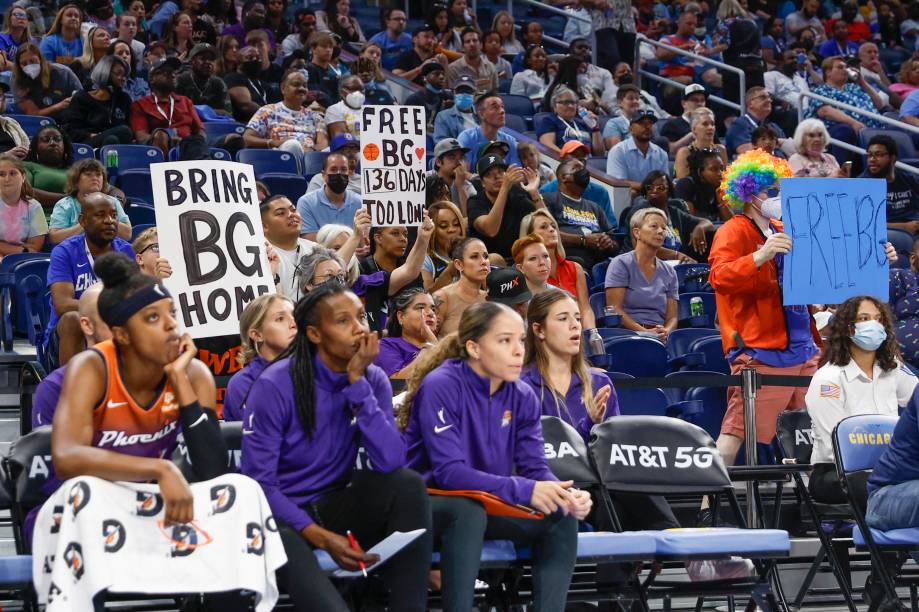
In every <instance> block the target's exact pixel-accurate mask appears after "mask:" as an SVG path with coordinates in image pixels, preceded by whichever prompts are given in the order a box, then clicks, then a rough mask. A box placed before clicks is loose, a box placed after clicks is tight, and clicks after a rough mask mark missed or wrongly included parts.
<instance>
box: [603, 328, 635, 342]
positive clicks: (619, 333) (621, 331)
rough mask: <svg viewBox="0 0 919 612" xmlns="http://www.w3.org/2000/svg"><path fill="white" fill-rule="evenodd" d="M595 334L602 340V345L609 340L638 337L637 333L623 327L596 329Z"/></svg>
mask: <svg viewBox="0 0 919 612" xmlns="http://www.w3.org/2000/svg"><path fill="white" fill-rule="evenodd" d="M597 332H598V333H599V334H600V337H601V338H603V340H604V343H605V341H606V340H610V339H611V338H625V337H638V336H637V334H638V332H634V331H632V330H631V329H626V328H624V327H598V328H597Z"/></svg>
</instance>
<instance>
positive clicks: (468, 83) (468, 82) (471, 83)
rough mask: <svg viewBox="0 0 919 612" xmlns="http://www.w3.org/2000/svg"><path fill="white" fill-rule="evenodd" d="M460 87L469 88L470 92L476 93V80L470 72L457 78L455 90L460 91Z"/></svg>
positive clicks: (454, 84)
mask: <svg viewBox="0 0 919 612" xmlns="http://www.w3.org/2000/svg"><path fill="white" fill-rule="evenodd" d="M460 89H464V90H468V91H469V92H470V93H475V80H474V79H473V78H472V77H471V76H469V75H468V74H464V75H463V76H461V77H460V78H458V79H456V82H455V83H453V91H454V92H458V91H459V90H460Z"/></svg>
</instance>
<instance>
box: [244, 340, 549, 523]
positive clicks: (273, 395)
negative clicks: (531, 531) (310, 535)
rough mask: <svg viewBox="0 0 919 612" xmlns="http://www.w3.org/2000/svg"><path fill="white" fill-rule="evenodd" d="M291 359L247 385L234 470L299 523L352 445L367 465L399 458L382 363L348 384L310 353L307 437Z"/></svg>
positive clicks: (334, 481)
mask: <svg viewBox="0 0 919 612" xmlns="http://www.w3.org/2000/svg"><path fill="white" fill-rule="evenodd" d="M292 359H293V358H292V357H287V358H286V359H282V360H280V361H278V362H276V363H273V364H271V365H270V366H268V367H267V368H266V369H265V371H264V372H262V375H261V376H259V377H258V379H257V380H256V381H255V383H254V384H253V385H252V390H251V391H250V392H249V400H248V401H247V402H246V405H245V409H244V412H243V422H244V423H245V424H246V427H245V428H244V429H243V444H242V465H241V471H242V473H243V474H245V475H246V476H249V477H250V478H253V479H255V480H257V481H258V483H259V484H260V485H262V490H264V492H265V497H267V498H268V504H269V505H270V506H271V511H272V512H273V513H274V516H275V518H276V519H278V520H280V521H283V522H285V523H287V524H288V525H289V526H290V527H291V528H293V529H296V530H297V531H301V530H303V529H304V528H305V527H308V526H309V525H311V524H312V523H313V519H312V518H311V517H310V515H309V514H308V513H307V512H306V510H305V509H304V506H305V505H306V504H307V503H308V502H310V501H314V500H316V499H319V498H321V497H323V496H324V495H326V494H328V493H331V492H332V491H337V490H338V489H341V488H343V487H345V486H346V485H347V484H348V482H349V481H350V479H351V472H352V471H353V470H354V461H355V459H356V458H357V450H358V447H360V446H363V447H364V448H365V449H366V450H367V455H368V457H369V459H370V462H371V464H372V465H373V469H374V470H376V471H377V472H391V471H393V470H395V469H398V468H401V467H403V466H404V465H405V445H404V444H403V442H402V438H401V436H400V435H399V430H398V429H397V428H396V423H395V420H394V419H393V409H392V387H391V386H390V384H389V379H387V378H386V375H385V374H384V373H383V371H382V370H380V369H379V368H378V367H376V366H374V365H371V366H369V367H368V368H367V372H366V374H365V375H364V377H363V378H361V379H360V380H358V381H357V382H355V383H354V384H353V385H349V384H348V375H347V374H339V373H336V372H332V371H331V370H329V368H327V367H326V366H325V365H324V364H323V363H322V361H321V360H320V359H319V357H314V358H313V382H314V387H315V392H316V404H315V406H316V429H315V431H313V435H312V438H310V437H308V436H307V435H306V432H304V431H303V426H302V425H301V424H300V417H299V415H298V414H297V408H296V405H295V400H294V385H293V380H292V379H291V375H290V364H291V360H292ZM541 448H542V447H541V446H540V449H541Z"/></svg>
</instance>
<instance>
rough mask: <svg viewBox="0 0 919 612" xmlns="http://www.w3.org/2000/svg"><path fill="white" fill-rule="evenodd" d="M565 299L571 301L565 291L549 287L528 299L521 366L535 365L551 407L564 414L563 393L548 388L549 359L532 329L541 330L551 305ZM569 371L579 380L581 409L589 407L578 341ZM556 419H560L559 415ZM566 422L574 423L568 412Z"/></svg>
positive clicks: (589, 389) (587, 379)
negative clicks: (549, 395) (552, 399)
mask: <svg viewBox="0 0 919 612" xmlns="http://www.w3.org/2000/svg"><path fill="white" fill-rule="evenodd" d="M565 298H570V299H574V298H573V297H571V294H570V293H568V292H567V291H562V290H561V289H555V288H552V289H549V290H548V291H543V292H542V293H537V294H536V295H534V296H533V299H532V300H530V305H529V307H528V308H527V339H526V354H525V355H524V358H523V363H524V365H526V366H528V365H530V364H533V363H535V364H536V368H537V369H538V370H539V375H540V376H541V377H542V380H543V384H544V385H545V386H547V387H549V390H550V391H551V392H552V395H553V396H555V405H556V406H559V405H561V406H564V407H565V411H566V412H568V405H567V403H566V402H565V394H564V393H561V392H559V391H558V390H557V389H555V388H554V387H553V386H552V379H551V377H550V376H549V356H548V354H547V349H546V343H545V341H544V340H540V339H539V338H537V337H536V332H535V330H534V327H535V326H537V325H538V326H540V327H542V328H543V329H545V326H546V318H548V316H549V309H550V308H552V305H553V304H555V303H556V302H559V301H561V300H564V299H565ZM575 303H577V300H575ZM571 372H572V374H577V375H578V378H580V379H581V401H582V402H584V405H585V406H590V403H591V402H592V401H593V397H594V392H593V385H592V384H591V379H590V367H589V366H588V365H587V357H586V356H585V354H584V343H583V342H581V349H580V351H578V354H577V355H573V356H572V357H571ZM558 416H559V417H561V416H562V415H561V414H559V415H558ZM568 422H569V423H573V422H574V419H573V418H572V416H571V413H570V412H568Z"/></svg>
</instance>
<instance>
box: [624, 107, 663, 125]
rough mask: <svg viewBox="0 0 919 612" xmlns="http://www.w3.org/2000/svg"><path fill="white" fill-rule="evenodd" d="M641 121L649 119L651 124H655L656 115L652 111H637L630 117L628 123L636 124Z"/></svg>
mask: <svg viewBox="0 0 919 612" xmlns="http://www.w3.org/2000/svg"><path fill="white" fill-rule="evenodd" d="M642 119H650V120H651V121H652V122H654V123H657V115H655V114H654V111H649V110H640V111H638V112H637V113H635V114H634V115H632V119H631V120H629V123H638V122H639V121H641V120H642Z"/></svg>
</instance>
